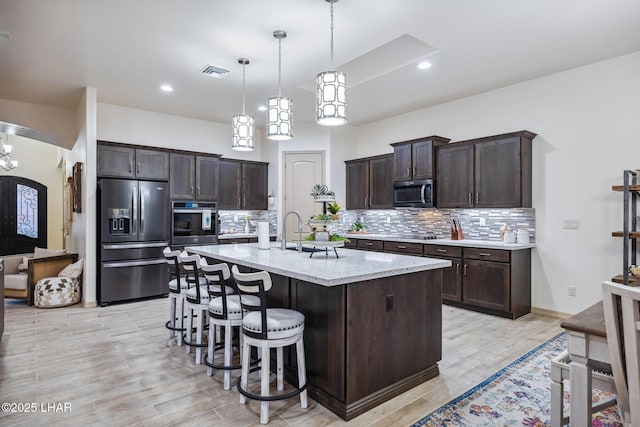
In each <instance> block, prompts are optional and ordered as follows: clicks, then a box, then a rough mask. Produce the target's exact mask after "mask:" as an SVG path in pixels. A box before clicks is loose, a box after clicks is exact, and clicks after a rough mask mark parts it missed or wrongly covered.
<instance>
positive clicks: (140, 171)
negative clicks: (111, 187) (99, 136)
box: [97, 142, 169, 181]
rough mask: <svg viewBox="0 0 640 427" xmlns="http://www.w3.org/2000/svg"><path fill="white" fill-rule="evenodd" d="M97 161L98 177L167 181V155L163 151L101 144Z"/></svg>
mask: <svg viewBox="0 0 640 427" xmlns="http://www.w3.org/2000/svg"><path fill="white" fill-rule="evenodd" d="M97 160H98V176H99V177H113V178H138V179H150V180H160V181H166V180H168V179H169V153H167V152H165V151H160V150H150V149H142V148H135V147H131V146H123V145H118V144H108V143H102V142H101V143H99V144H98V159H97Z"/></svg>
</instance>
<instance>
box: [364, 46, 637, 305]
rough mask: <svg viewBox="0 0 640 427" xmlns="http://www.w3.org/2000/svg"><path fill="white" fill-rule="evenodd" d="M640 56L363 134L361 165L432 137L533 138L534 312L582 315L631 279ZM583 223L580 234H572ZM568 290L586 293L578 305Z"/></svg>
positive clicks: (367, 128)
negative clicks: (628, 230) (628, 217)
mask: <svg viewBox="0 0 640 427" xmlns="http://www.w3.org/2000/svg"><path fill="white" fill-rule="evenodd" d="M638 76H640V53H635V54H632V55H626V56H623V57H619V58H615V59H611V60H608V61H603V62H599V63H595V64H591V65H588V66H585V67H581V68H577V69H573V70H569V71H566V72H562V73H559V74H555V75H552V76H548V77H544V78H540V79H536V80H531V81H528V82H525V83H521V84H517V85H513V86H510V87H507V88H503V89H499V90H495V91H491V92H487V93H483V94H480V95H476V96H473V97H469V98H465V99H461V100H458V101H455V102H450V103H447V104H443V105H439V106H436V107H432V108H427V109H423V110H419V111H414V112H411V113H408V114H404V115H400V116H397V117H393V118H390V119H386V120H382V121H378V122H375V123H371V124H367V125H364V126H361V127H359V128H358V129H357V157H364V156H370V155H375V154H382V153H387V152H390V149H389V147H388V145H387V144H389V143H392V142H396V141H402V140H406V139H412V138H418V137H421V136H428V135H434V134H435V135H440V136H444V137H447V138H451V139H452V140H453V141H460V140H464V139H470V138H476V137H482V136H488V135H495V134H500V133H505V132H511V131H518V130H523V129H526V130H530V131H532V132H535V133H537V134H538V136H537V137H536V138H535V140H534V141H533V207H534V208H535V209H536V249H534V250H533V255H532V264H533V265H532V268H533V271H532V286H533V289H532V304H533V306H534V307H539V308H543V309H548V310H553V311H558V312H563V313H576V312H578V311H580V310H582V309H584V308H585V307H587V306H589V305H591V304H593V303H595V302H596V301H598V300H599V299H601V282H602V281H603V280H609V279H610V278H611V277H612V276H614V275H616V274H619V273H621V268H622V241H621V240H620V239H619V238H618V239H616V238H612V237H611V231H613V230H620V229H621V227H622V195H621V194H620V193H613V192H612V191H611V185H613V184H621V183H622V181H621V180H622V171H623V170H624V169H638V168H640V140H639V136H638V135H640V120H639V119H638V117H639V116H638V111H639V109H638V100H639V99H640V78H638ZM563 219H579V220H580V229H579V230H563V229H562V220H563ZM568 286H576V287H577V296H576V297H569V296H568V292H567V287H568Z"/></svg>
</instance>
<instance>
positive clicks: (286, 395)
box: [236, 366, 309, 402]
mask: <svg viewBox="0 0 640 427" xmlns="http://www.w3.org/2000/svg"><path fill="white" fill-rule="evenodd" d="M260 369H262V368H261V367H260V366H256V367H255V368H251V369H249V373H251V372H256V371H259V370H260ZM241 379H242V378H238V383H237V385H236V388H237V389H238V391H239V392H240V394H242V395H243V396H245V397H248V398H249V399H253V400H259V401H261V402H273V401H276V400H284V399H289V398H292V397H294V396H297V395H299V394H300V393H302V392H303V391H305V390H306V389H307V387H308V386H309V381H307V382H306V383H305V384H304V385H303V386H302V387H299V388H296V389H295V390H292V391H290V392H288V393H283V394H277V395H271V396H261V395H259V394H253V393H250V392H248V391H246V390H245V389H243V388H242V387H241V386H240V381H241Z"/></svg>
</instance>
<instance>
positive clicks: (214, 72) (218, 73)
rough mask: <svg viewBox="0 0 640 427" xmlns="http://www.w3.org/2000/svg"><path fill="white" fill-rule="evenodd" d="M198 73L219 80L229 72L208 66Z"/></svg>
mask: <svg viewBox="0 0 640 427" xmlns="http://www.w3.org/2000/svg"><path fill="white" fill-rule="evenodd" d="M200 72H201V73H202V74H205V75H207V76H211V77H215V78H218V79H221V78H222V77H223V76H224V75H225V74H227V73H228V72H229V70H225V69H224V68H221V67H217V66H215V65H211V64H209V65H207V66H206V67H204V68H203V69H202V70H200Z"/></svg>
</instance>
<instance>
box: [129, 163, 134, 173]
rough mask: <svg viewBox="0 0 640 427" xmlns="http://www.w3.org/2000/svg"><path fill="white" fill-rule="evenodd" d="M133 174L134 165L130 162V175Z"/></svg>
mask: <svg viewBox="0 0 640 427" xmlns="http://www.w3.org/2000/svg"><path fill="white" fill-rule="evenodd" d="M131 172H133V164H132V163H131V162H129V173H131Z"/></svg>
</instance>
